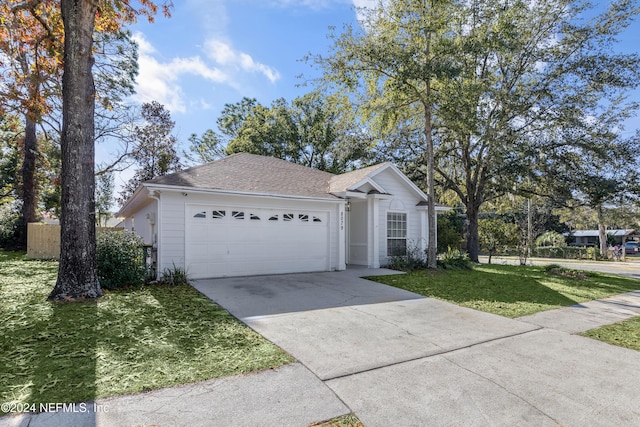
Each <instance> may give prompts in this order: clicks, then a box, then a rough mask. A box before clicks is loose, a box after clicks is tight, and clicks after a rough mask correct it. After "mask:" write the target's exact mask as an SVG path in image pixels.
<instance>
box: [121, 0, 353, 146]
mask: <svg viewBox="0 0 640 427" xmlns="http://www.w3.org/2000/svg"><path fill="white" fill-rule="evenodd" d="M360 3H362V1H361V2H360ZM174 4H175V8H174V10H173V14H172V17H171V18H169V19H165V18H162V17H159V18H158V19H157V20H156V22H155V23H154V24H147V23H141V24H138V25H136V26H134V27H133V28H132V30H133V31H134V34H135V38H136V40H137V41H138V43H139V46H140V75H139V77H138V86H137V95H136V96H135V99H136V100H137V101H140V102H145V101H151V100H156V101H158V102H160V103H162V104H164V105H165V106H166V107H167V108H168V109H169V110H170V111H171V113H172V116H173V118H174V120H175V121H176V124H177V126H176V131H177V133H178V137H179V138H180V139H182V140H186V139H187V138H188V137H189V135H190V134H191V133H198V134H201V133H202V132H203V131H205V130H206V129H208V128H213V129H215V121H216V118H217V117H218V115H219V113H220V111H221V110H222V108H223V107H224V104H225V103H235V102H237V101H240V99H242V97H244V96H247V97H253V98H256V99H258V101H259V102H261V103H262V104H265V105H267V104H269V103H271V101H272V100H274V99H276V98H279V97H284V98H286V99H288V100H291V99H293V98H295V97H296V96H298V95H301V94H303V93H305V92H306V91H308V90H309V89H308V88H307V89H304V88H297V87H296V84H297V83H300V82H301V80H300V79H297V78H296V76H298V75H300V74H301V73H304V74H305V75H308V76H310V75H311V73H312V72H313V70H312V69H311V67H310V66H309V65H307V64H305V63H304V62H301V61H300V59H301V58H302V57H304V56H305V55H306V54H307V53H309V52H312V53H322V52H325V51H326V49H327V47H328V44H329V43H328V40H327V38H326V36H327V34H328V33H329V30H328V27H329V26H336V27H341V26H342V25H343V24H344V23H351V22H355V12H354V8H353V6H354V3H353V2H352V1H351V0H213V1H212V0H186V1H174Z"/></svg>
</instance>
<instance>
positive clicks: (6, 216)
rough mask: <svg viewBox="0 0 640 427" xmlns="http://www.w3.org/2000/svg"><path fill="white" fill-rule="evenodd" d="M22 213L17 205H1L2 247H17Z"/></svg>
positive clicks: (0, 239)
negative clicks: (20, 213)
mask: <svg viewBox="0 0 640 427" xmlns="http://www.w3.org/2000/svg"><path fill="white" fill-rule="evenodd" d="M19 217H20V215H19V213H18V209H17V208H16V207H12V206H10V205H4V206H2V207H0V248H3V249H16V246H17V244H18V232H19V225H20V219H19Z"/></svg>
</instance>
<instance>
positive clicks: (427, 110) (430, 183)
mask: <svg viewBox="0 0 640 427" xmlns="http://www.w3.org/2000/svg"><path fill="white" fill-rule="evenodd" d="M429 91H430V89H429V83H428V84H427V99H428V98H429ZM424 119H425V126H424V134H425V137H426V141H427V193H428V194H427V196H428V198H429V200H428V201H427V203H428V205H427V217H428V218H427V222H428V224H429V230H428V241H427V267H428V268H431V269H436V268H438V259H437V254H438V242H437V240H436V202H435V198H436V197H435V190H434V186H435V178H434V174H435V172H434V169H435V168H434V164H433V163H434V160H433V137H432V135H431V105H429V104H428V103H427V104H425V106H424Z"/></svg>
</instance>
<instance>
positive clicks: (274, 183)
mask: <svg viewBox="0 0 640 427" xmlns="http://www.w3.org/2000/svg"><path fill="white" fill-rule="evenodd" d="M365 169H366V168H365ZM365 169H363V170H365ZM335 176H336V175H333V174H331V173H328V172H323V171H320V170H317V169H313V168H309V167H306V166H302V165H297V164H294V163H290V162H287V161H285V160H281V159H276V158H275V157H265V156H259V155H255V154H248V153H238V154H233V155H231V156H228V157H225V158H223V159H220V160H216V161H214V162H211V163H207V164H205V165H200V166H195V167H192V168H189V169H185V170H183V171H180V172H176V173H173V174H170V175H165V176H161V177H158V178H154V179H152V180H150V181H147V182H146V183H147V184H159V185H175V186H181V187H193V188H201V189H212V190H227V191H238V192H246V193H253V194H278V195H287V196H303V197H317V198H326V199H335V198H336V196H334V195H332V194H330V192H329V191H330V190H329V181H330V180H331V179H332V178H333V177H335Z"/></svg>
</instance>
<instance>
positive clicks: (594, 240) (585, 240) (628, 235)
mask: <svg viewBox="0 0 640 427" xmlns="http://www.w3.org/2000/svg"><path fill="white" fill-rule="evenodd" d="M564 234H565V235H566V236H569V237H571V238H573V240H572V242H571V244H572V245H576V246H597V245H598V242H599V239H600V233H599V231H598V230H575V231H573V232H571V233H564ZM637 235H638V233H636V230H633V229H624V230H607V236H611V237H612V238H613V241H614V243H618V244H622V240H623V239H624V241H625V242H627V241H630V240H634V237H637Z"/></svg>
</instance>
